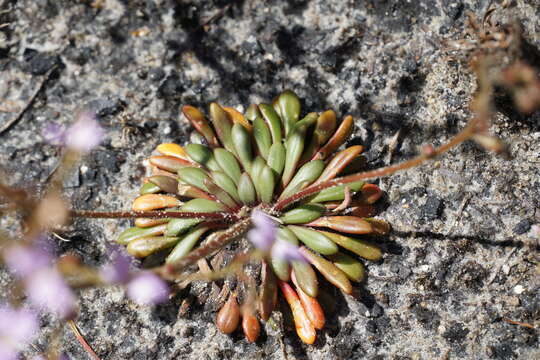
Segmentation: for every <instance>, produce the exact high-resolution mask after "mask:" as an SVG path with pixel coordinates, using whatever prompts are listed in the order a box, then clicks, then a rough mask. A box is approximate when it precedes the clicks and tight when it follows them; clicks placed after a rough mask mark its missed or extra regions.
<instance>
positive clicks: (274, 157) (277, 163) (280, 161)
mask: <svg viewBox="0 0 540 360" xmlns="http://www.w3.org/2000/svg"><path fill="white" fill-rule="evenodd" d="M267 162H268V166H270V167H271V168H272V170H274V172H275V173H276V175H277V176H279V177H281V174H282V173H283V168H284V167H285V146H283V144H281V143H276V144H272V146H271V147H270V152H269V154H268V160H267Z"/></svg>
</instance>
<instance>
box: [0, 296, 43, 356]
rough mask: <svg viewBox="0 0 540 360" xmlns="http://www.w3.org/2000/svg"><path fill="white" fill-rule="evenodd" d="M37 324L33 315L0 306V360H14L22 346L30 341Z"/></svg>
mask: <svg viewBox="0 0 540 360" xmlns="http://www.w3.org/2000/svg"><path fill="white" fill-rule="evenodd" d="M38 328H39V324H38V320H37V317H36V315H35V314H34V313H32V312H31V311H29V310H26V309H13V308H12V307H10V306H8V305H0V359H2V360H15V359H17V353H18V351H19V350H20V348H22V347H23V346H24V345H26V344H27V343H28V342H30V341H32V339H33V338H34V336H35V334H36V332H37V331H38Z"/></svg>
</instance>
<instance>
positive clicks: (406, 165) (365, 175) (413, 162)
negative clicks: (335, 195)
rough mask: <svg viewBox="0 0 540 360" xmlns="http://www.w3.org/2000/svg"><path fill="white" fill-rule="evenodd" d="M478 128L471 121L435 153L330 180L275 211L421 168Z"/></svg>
mask: <svg viewBox="0 0 540 360" xmlns="http://www.w3.org/2000/svg"><path fill="white" fill-rule="evenodd" d="M476 126H477V121H476V120H475V119H473V120H471V121H470V123H469V124H468V125H467V126H466V127H465V129H463V130H462V131H461V132H460V133H459V134H457V135H456V136H455V137H454V138H453V139H452V140H450V141H449V142H447V143H446V144H444V145H441V146H440V147H438V148H436V149H433V151H430V153H429V154H422V155H419V156H417V157H415V158H413V159H410V160H407V161H404V162H402V163H399V164H396V165H390V166H386V167H383V168H380V169H375V170H371V171H366V172H362V173H358V174H352V175H349V176H345V177H342V178H337V179H333V180H329V181H326V182H324V183H321V184H318V185H314V186H310V187H307V188H305V189H304V190H302V191H299V192H297V193H296V194H294V195H292V196H290V197H288V198H286V199H283V200H281V201H278V203H277V204H276V205H275V206H274V209H273V210H274V211H276V212H279V211H281V210H283V209H284V208H285V207H287V206H288V205H290V204H292V203H294V202H296V201H298V200H301V199H303V198H305V197H306V196H309V195H312V194H314V193H316V192H319V191H321V190H324V189H326V188H329V187H333V186H337V185H343V184H348V183H352V182H355V181H360V180H368V179H373V178H379V177H383V176H388V175H392V174H394V173H396V172H398V171H402V170H406V169H410V168H412V167H415V166H419V165H421V164H422V163H424V162H425V161H426V160H429V159H432V158H433V157H435V156H438V155H441V154H443V153H445V152H447V151H448V150H450V149H452V148H453V147H455V146H457V145H459V144H461V143H462V142H464V141H466V140H469V139H470V138H471V137H472V136H473V135H474V134H475V128H476Z"/></svg>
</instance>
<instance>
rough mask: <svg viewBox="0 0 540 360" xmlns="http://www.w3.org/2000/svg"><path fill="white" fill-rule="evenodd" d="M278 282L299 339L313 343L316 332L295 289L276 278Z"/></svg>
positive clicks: (306, 342) (309, 343)
mask: <svg viewBox="0 0 540 360" xmlns="http://www.w3.org/2000/svg"><path fill="white" fill-rule="evenodd" d="M278 284H279V287H280V289H281V292H282V293H283V296H284V297H285V300H287V303H288V304H289V306H290V308H291V312H292V315H293V320H294V326H295V328H296V333H297V334H298V336H299V337H300V340H302V341H303V342H304V343H305V344H308V345H311V344H313V343H314V342H315V339H316V338H317V333H316V331H315V327H314V326H313V324H312V323H311V321H310V320H309V318H308V317H307V315H306V312H305V311H304V308H303V307H302V303H301V301H300V298H299V297H298V295H297V294H296V291H294V289H293V288H292V287H291V286H290V285H289V284H288V283H286V282H283V281H280V280H278Z"/></svg>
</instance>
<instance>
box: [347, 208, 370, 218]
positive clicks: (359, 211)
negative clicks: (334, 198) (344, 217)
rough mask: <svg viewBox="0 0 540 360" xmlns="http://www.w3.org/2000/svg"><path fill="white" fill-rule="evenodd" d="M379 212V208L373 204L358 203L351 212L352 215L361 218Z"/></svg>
mask: <svg viewBox="0 0 540 360" xmlns="http://www.w3.org/2000/svg"><path fill="white" fill-rule="evenodd" d="M376 213H377V209H375V206H373V205H358V206H353V207H352V211H351V212H350V213H349V214H350V215H352V216H358V217H361V218H366V217H370V216H373V215H375V214H376Z"/></svg>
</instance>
